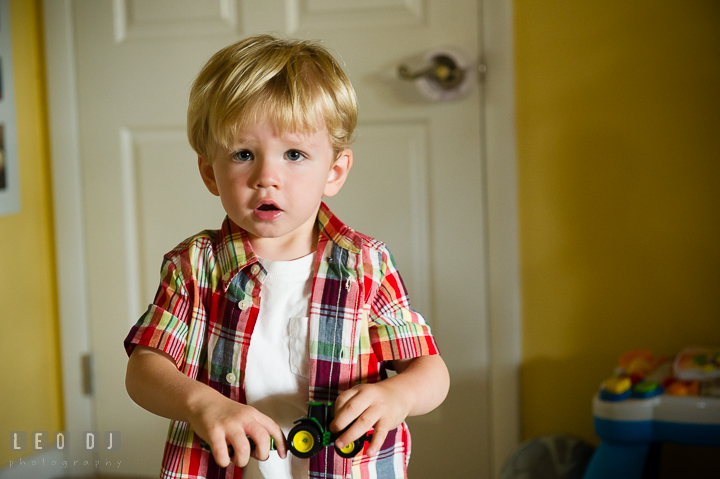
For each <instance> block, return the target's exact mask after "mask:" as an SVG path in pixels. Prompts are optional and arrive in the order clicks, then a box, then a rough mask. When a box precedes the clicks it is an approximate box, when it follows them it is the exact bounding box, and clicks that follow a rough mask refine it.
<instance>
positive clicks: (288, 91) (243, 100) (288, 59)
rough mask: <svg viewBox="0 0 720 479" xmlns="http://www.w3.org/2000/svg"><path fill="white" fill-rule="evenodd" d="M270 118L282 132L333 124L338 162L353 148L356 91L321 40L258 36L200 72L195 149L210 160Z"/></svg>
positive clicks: (194, 106) (190, 122) (193, 120)
mask: <svg viewBox="0 0 720 479" xmlns="http://www.w3.org/2000/svg"><path fill="white" fill-rule="evenodd" d="M262 120H267V121H269V122H270V124H271V125H272V126H273V127H274V128H275V129H276V131H277V132H278V133H279V134H283V133H286V132H294V133H315V132H317V131H319V130H320V129H322V127H323V126H324V127H326V128H327V130H328V133H329V136H330V144H331V145H332V147H333V152H334V154H335V157H337V156H338V154H339V153H340V152H341V151H342V150H343V149H345V148H347V147H348V146H350V144H351V143H352V140H353V138H352V134H353V131H354V130H355V125H356V124H357V99H356V96H355V90H354V89H353V87H352V85H351V84H350V80H348V78H347V76H346V75H345V73H344V72H343V70H342V68H340V65H338V63H337V61H335V59H334V58H333V57H332V55H331V54H330V53H329V52H328V51H327V50H326V49H325V48H323V47H322V46H320V45H318V44H317V43H315V42H310V41H305V40H283V39H279V38H276V37H273V36H270V35H255V36H251V37H248V38H245V39H244V40H241V41H239V42H236V43H233V44H232V45H228V46H227V47H225V48H223V49H222V50H220V51H218V52H217V53H215V55H213V56H212V57H211V58H210V60H208V62H207V63H206V64H205V66H204V67H203V68H202V70H200V73H199V74H198V76H197V78H196V79H195V81H194V83H193V85H192V89H191V91H190V104H189V106H188V114H187V132H188V139H189V140H190V145H191V146H192V148H193V149H194V150H195V152H196V153H197V154H198V155H200V156H201V157H203V158H207V159H209V160H211V159H212V158H211V156H212V152H213V151H214V149H215V148H216V147H218V146H221V147H223V148H230V147H232V143H233V138H234V137H235V136H236V135H237V133H238V132H239V131H241V130H242V129H243V128H244V127H246V126H249V125H250V124H253V123H257V122H259V121H262Z"/></svg>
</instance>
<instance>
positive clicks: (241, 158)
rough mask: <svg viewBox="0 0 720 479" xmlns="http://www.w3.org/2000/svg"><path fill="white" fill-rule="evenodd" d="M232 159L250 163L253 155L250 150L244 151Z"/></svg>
mask: <svg viewBox="0 0 720 479" xmlns="http://www.w3.org/2000/svg"><path fill="white" fill-rule="evenodd" d="M232 157H233V159H234V160H235V161H250V160H252V158H253V154H252V153H250V152H249V151H248V150H242V151H238V152H237V153H235V154H234V155H233V156H232Z"/></svg>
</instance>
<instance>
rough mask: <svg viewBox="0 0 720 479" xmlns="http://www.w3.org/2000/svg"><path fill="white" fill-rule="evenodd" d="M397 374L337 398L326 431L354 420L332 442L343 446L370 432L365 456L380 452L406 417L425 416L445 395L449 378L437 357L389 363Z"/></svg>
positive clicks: (422, 357) (443, 365)
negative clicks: (333, 418)
mask: <svg viewBox="0 0 720 479" xmlns="http://www.w3.org/2000/svg"><path fill="white" fill-rule="evenodd" d="M392 364H393V366H394V367H395V370H396V371H397V372H398V374H397V375H395V376H393V377H391V378H388V379H385V380H384V381H380V382H378V383H373V384H359V385H357V386H355V387H353V388H351V389H348V390H347V391H345V392H343V393H342V394H340V396H338V398H337V401H336V402H335V420H334V421H333V423H332V425H331V426H330V428H331V429H332V430H333V431H341V430H343V429H344V428H345V427H347V426H348V425H349V424H351V423H352V422H353V420H354V421H355V423H354V424H352V426H350V427H349V428H348V430H347V431H345V432H344V433H343V434H342V435H341V436H340V437H339V438H338V439H337V440H336V441H335V444H336V445H337V446H338V447H343V446H345V445H347V444H349V443H350V442H352V441H354V440H355V439H357V438H359V437H360V436H362V435H363V434H364V433H366V432H367V431H369V430H370V429H373V428H374V429H375V430H374V432H373V437H372V441H371V442H370V446H369V448H368V451H367V454H368V456H374V455H375V454H377V453H378V451H379V450H380V447H381V446H382V444H383V442H385V437H386V436H387V433H388V432H389V431H391V430H393V429H395V428H397V427H398V426H399V425H400V424H401V423H402V422H403V421H404V420H405V418H406V417H408V416H419V415H422V414H426V413H428V412H430V411H432V410H433V409H435V408H436V407H438V406H439V405H440V404H441V403H442V402H443V401H444V400H445V397H446V396H447V393H448V389H449V388H450V376H449V374H448V370H447V367H446V366H445V361H443V360H442V358H441V357H440V355H432V356H420V357H417V358H412V359H404V360H400V361H393V362H392Z"/></svg>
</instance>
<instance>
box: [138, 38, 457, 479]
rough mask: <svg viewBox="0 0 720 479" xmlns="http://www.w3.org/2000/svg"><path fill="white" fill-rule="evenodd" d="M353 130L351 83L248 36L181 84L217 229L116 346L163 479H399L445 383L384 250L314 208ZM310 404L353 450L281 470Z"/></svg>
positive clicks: (308, 50) (166, 273) (171, 262)
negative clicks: (160, 449)
mask: <svg viewBox="0 0 720 479" xmlns="http://www.w3.org/2000/svg"><path fill="white" fill-rule="evenodd" d="M356 120H357V104H356V98H355V92H354V90H353V88H352V85H351V84H350V82H349V80H348V79H347V77H346V76H345V74H344V73H343V71H342V69H341V68H340V66H339V65H338V64H337V63H336V61H335V60H334V59H333V58H332V56H331V55H330V54H329V53H328V52H327V51H326V50H325V49H324V48H322V47H320V46H319V45H317V44H314V43H311V42H306V41H295V40H280V39H276V38H274V37H271V36H268V35H258V36H254V37H250V38H247V39H245V40H242V41H240V42H238V43H235V44H233V45H230V46H228V47H226V48H224V49H222V50H220V51H219V52H217V53H216V54H215V55H214V56H213V57H212V58H211V59H210V60H209V61H208V63H207V64H206V65H205V66H204V67H203V69H202V70H201V72H200V74H199V75H198V77H197V79H196V80H195V83H194V84H193V87H192V90H191V93H190V105H189V108H188V125H187V128H188V137H189V140H190V144H191V146H192V147H193V149H194V150H195V151H196V152H197V154H198V164H199V168H200V175H201V176H202V179H203V181H204V183H205V185H206V187H207V188H208V190H209V191H210V192H211V193H212V194H214V195H216V196H219V197H220V200H221V202H222V205H223V208H224V209H225V212H226V213H227V217H226V219H225V221H224V222H223V225H222V228H221V229H220V230H206V231H203V232H201V233H199V234H197V235H195V236H193V237H191V238H189V239H187V240H185V241H184V242H183V243H181V244H180V245H179V246H177V247H176V248H175V249H174V250H173V251H171V252H170V253H168V254H167V255H165V258H164V262H163V267H162V281H161V284H160V287H159V289H158V292H157V294H156V296H155V300H154V302H153V304H151V305H150V307H149V308H148V310H147V312H146V313H145V314H144V315H143V316H142V317H141V318H140V320H139V321H138V322H137V324H136V325H135V326H134V327H133V328H132V330H131V331H130V333H129V334H128V336H127V338H126V339H125V348H126V351H127V353H128V355H129V356H130V359H129V362H128V368H127V376H126V386H127V390H128V393H129V394H130V397H131V398H132V399H133V400H134V401H135V402H136V403H137V404H139V405H140V406H142V407H143V408H145V409H147V410H148V411H151V412H153V413H155V414H158V415H161V416H164V417H167V418H170V419H172V420H173V421H172V423H171V425H170V430H169V433H168V439H167V442H166V445H165V453H164V457H163V462H162V473H161V477H162V478H168V479H170V478H172V479H180V478H183V479H187V478H213V479H215V478H239V477H245V478H248V477H250V478H260V477H265V478H272V479H281V478H301V477H302V478H307V477H312V478H340V477H342V478H347V477H356V478H361V477H362V478H367V477H373V478H374V477H377V478H379V479H391V478H401V477H406V476H407V463H408V460H409V457H410V437H409V432H408V429H407V426H406V424H405V422H404V420H405V418H406V417H407V416H414V415H420V414H425V413H427V412H429V411H431V410H432V409H434V408H435V407H437V406H438V405H439V404H440V403H441V402H442V401H443V400H444V398H445V396H446V394H447V391H448V387H449V378H448V373H447V369H446V367H445V364H444V362H443V361H442V359H441V358H440V356H439V354H438V350H437V346H436V344H435V340H434V339H433V336H432V334H431V332H430V329H429V328H428V326H427V324H426V322H425V320H424V319H423V317H422V316H420V315H419V314H418V313H416V312H414V311H412V310H411V309H410V307H409V304H408V298H407V294H406V291H405V288H404V286H403V283H402V280H401V279H400V275H399V274H398V271H397V269H396V267H395V264H394V261H393V259H392V256H391V255H390V252H389V251H388V249H387V248H386V247H385V245H384V244H383V243H381V242H379V241H376V240H374V239H372V238H370V237H368V236H365V235H362V234H360V233H357V232H355V231H354V230H353V229H351V228H349V227H348V226H346V225H344V224H343V223H342V222H341V221H340V220H339V219H338V218H337V217H336V216H335V215H333V213H332V212H331V211H330V210H329V209H328V207H327V206H326V205H325V204H324V203H323V202H322V197H323V196H328V197H331V196H334V195H335V194H337V193H338V192H339V191H340V189H341V188H342V186H343V183H344V182H345V179H346V178H347V175H348V173H349V171H350V168H351V167H352V163H353V155H352V151H351V150H350V149H349V148H348V146H349V145H350V143H351V137H352V134H353V130H354V128H355V124H356ZM378 174H380V172H378ZM379 214H380V213H379ZM386 369H394V370H395V371H397V373H398V374H397V375H395V376H393V377H391V378H388V377H387V374H386ZM309 401H333V402H334V403H335V419H334V421H333V422H332V424H331V425H330V429H331V430H332V431H334V432H339V431H343V430H345V431H344V432H343V433H342V434H341V435H340V436H339V437H338V438H337V440H336V441H335V444H336V446H338V447H340V448H342V447H344V446H346V445H348V444H350V443H351V442H352V441H354V440H355V439H357V438H359V437H360V436H361V435H363V434H364V433H366V432H368V431H372V432H373V434H372V440H371V442H370V443H369V445H368V446H367V449H366V450H365V451H363V452H362V453H361V454H360V455H358V456H356V457H355V458H353V459H343V458H341V457H340V456H339V455H337V454H336V452H335V450H334V448H332V447H327V448H324V449H323V450H322V451H321V452H320V453H319V454H317V455H316V456H314V457H312V458H311V459H299V458H297V457H294V456H292V455H291V457H290V458H287V456H288V454H287V445H286V441H285V434H287V433H288V431H289V429H290V428H291V427H292V426H293V421H294V420H295V419H297V418H298V417H301V416H303V415H305V414H306V412H307V403H308V402H309ZM271 437H272V438H274V440H275V444H276V445H277V452H273V453H272V454H270V438H271ZM250 440H252V442H253V443H254V444H253V447H251V443H250ZM229 446H232V450H233V451H234V454H233V455H232V457H231V456H230V454H229ZM251 456H252V457H253V458H255V459H257V461H251V460H250V457H251Z"/></svg>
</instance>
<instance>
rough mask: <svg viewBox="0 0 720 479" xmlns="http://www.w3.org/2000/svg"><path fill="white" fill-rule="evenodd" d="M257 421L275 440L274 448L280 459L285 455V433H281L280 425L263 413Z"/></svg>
mask: <svg viewBox="0 0 720 479" xmlns="http://www.w3.org/2000/svg"><path fill="white" fill-rule="evenodd" d="M258 422H259V423H260V424H261V425H262V426H263V427H264V428H265V430H266V431H267V432H268V433H269V435H270V436H272V438H273V440H274V441H275V449H276V450H277V452H278V455H279V456H280V457H281V458H282V459H285V457H286V456H287V443H286V442H285V434H283V432H282V429H280V426H278V425H277V423H276V422H275V421H273V420H272V419H270V418H269V417H267V416H264V415H263V416H261V417H259V418H258Z"/></svg>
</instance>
